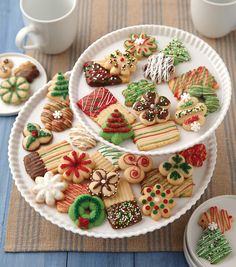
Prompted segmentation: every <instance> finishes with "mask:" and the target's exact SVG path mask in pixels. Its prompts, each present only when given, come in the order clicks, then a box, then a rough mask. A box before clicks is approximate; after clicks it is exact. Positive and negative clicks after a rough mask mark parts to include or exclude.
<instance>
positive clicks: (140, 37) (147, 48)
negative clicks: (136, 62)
mask: <svg viewBox="0 0 236 267" xmlns="http://www.w3.org/2000/svg"><path fill="white" fill-rule="evenodd" d="M124 46H125V48H126V51H127V52H129V53H130V54H133V55H134V56H135V57H136V58H137V59H141V58H142V57H148V56H150V55H152V53H153V52H155V51H156V50H157V43H156V40H155V38H154V37H152V36H149V35H147V34H146V33H140V34H134V33H132V34H131V35H130V39H128V40H125V42H124Z"/></svg>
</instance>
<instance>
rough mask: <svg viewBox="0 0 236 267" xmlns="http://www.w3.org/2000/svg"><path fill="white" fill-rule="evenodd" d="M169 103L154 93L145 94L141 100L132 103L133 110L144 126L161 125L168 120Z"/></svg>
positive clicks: (166, 99) (163, 97)
mask: <svg viewBox="0 0 236 267" xmlns="http://www.w3.org/2000/svg"><path fill="white" fill-rule="evenodd" d="M169 108H170V101H169V99H168V98H166V97H165V96H159V95H158V94H157V93H156V92H147V93H145V94H143V95H142V97H141V99H140V100H139V101H137V102H135V103H134V105H133V110H134V111H135V113H136V114H137V115H139V118H140V121H141V122H142V123H143V124H144V125H152V124H155V123H163V122H166V121H168V120H169V118H170V112H169Z"/></svg>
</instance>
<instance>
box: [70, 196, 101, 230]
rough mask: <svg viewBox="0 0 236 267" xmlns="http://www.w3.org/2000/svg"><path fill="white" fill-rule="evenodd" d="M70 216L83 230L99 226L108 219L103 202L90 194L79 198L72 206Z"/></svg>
mask: <svg viewBox="0 0 236 267" xmlns="http://www.w3.org/2000/svg"><path fill="white" fill-rule="evenodd" d="M68 214H69V217H70V219H71V220H72V221H73V222H74V223H75V224H76V225H77V226H78V227H79V228H81V229H90V228H92V227H96V226H99V225H101V224H102V223H103V222H104V220H105V218H106V214H105V209H104V204H103V202H102V200H101V199H100V198H99V197H95V196H90V195H88V194H83V195H80V196H78V197H77V198H76V200H75V201H74V203H73V204H72V205H71V206H70V208H69V211H68Z"/></svg>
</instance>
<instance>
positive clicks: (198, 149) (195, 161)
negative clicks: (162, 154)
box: [179, 144, 207, 167]
mask: <svg viewBox="0 0 236 267" xmlns="http://www.w3.org/2000/svg"><path fill="white" fill-rule="evenodd" d="M179 154H180V155H181V156H183V157H184V158H185V161H186V162H188V163H189V164H191V165H193V166H195V167H201V166H202V165H203V163H204V161H205V160H206V158H207V151H206V146H205V145H204V144H198V145H195V146H193V147H190V148H188V149H185V150H183V151H181V152H180V153H179Z"/></svg>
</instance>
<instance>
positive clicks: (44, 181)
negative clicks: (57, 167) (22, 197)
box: [32, 172, 67, 206]
mask: <svg viewBox="0 0 236 267" xmlns="http://www.w3.org/2000/svg"><path fill="white" fill-rule="evenodd" d="M35 183H36V185H35V186H34V187H33V188H32V192H33V193H34V194H35V195H36V198H35V199H36V202H37V203H46V204H47V205H48V206H54V205H55V203H56V201H57V200H62V199H64V194H63V191H65V190H66V188H67V183H66V182H64V181H63V180H62V176H61V175H60V174H56V175H54V174H53V173H52V172H46V173H45V175H44V177H41V176H38V177H36V179H35Z"/></svg>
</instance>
